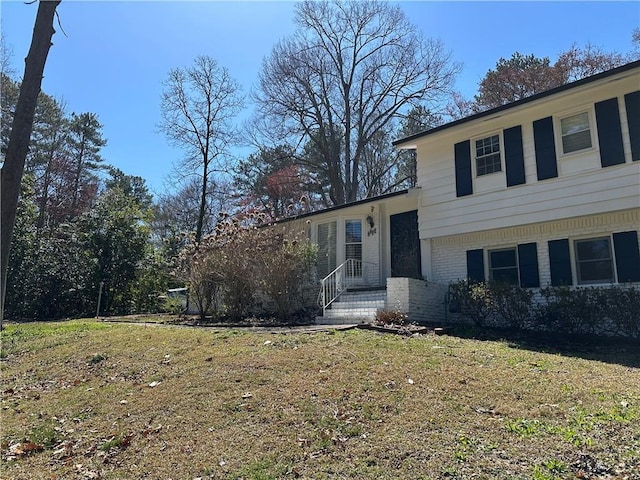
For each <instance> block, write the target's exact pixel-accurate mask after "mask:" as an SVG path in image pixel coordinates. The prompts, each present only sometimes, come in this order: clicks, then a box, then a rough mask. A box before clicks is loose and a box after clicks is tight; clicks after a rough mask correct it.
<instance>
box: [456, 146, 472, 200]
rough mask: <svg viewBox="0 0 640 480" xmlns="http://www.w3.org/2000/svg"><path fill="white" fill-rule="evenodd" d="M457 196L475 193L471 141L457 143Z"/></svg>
mask: <svg viewBox="0 0 640 480" xmlns="http://www.w3.org/2000/svg"><path fill="white" fill-rule="evenodd" d="M455 155H456V196H457V197H464V196H466V195H471V194H472V193H473V180H472V178H471V141H470V140H467V141H465V142H460V143H456V145H455Z"/></svg>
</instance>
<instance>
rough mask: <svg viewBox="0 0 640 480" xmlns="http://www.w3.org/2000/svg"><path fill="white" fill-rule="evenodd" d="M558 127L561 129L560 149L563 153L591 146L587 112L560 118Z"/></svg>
mask: <svg viewBox="0 0 640 480" xmlns="http://www.w3.org/2000/svg"><path fill="white" fill-rule="evenodd" d="M560 129H561V130H562V151H563V152H564V153H571V152H577V151H578V150H583V149H585V148H591V131H590V127H589V114H588V113H587V112H583V113H580V114H578V115H573V116H571V117H567V118H563V119H561V120H560Z"/></svg>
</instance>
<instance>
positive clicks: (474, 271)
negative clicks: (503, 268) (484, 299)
mask: <svg viewBox="0 0 640 480" xmlns="http://www.w3.org/2000/svg"><path fill="white" fill-rule="evenodd" d="M467 278H468V279H469V281H470V282H484V253H483V252H482V249H481V248H480V249H478V250H467Z"/></svg>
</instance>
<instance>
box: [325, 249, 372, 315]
mask: <svg viewBox="0 0 640 480" xmlns="http://www.w3.org/2000/svg"><path fill="white" fill-rule="evenodd" d="M362 266H363V262H362V260H356V259H354V258H348V259H347V260H346V261H345V262H344V263H342V264H341V265H340V266H338V267H337V268H336V269H335V270H334V271H333V272H331V273H330V274H329V275H327V276H326V277H324V278H323V279H322V280H321V281H320V293H319V294H318V304H319V306H320V307H322V314H323V315H324V312H325V310H326V309H327V307H328V306H329V305H331V304H332V303H333V302H334V301H335V300H336V299H337V298H338V297H339V296H340V295H341V294H342V292H344V291H345V290H346V289H347V288H348V287H350V286H352V285H356V284H358V283H360V282H362V275H363V273H364V272H363V271H362Z"/></svg>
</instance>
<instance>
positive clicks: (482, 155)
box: [476, 135, 502, 177]
mask: <svg viewBox="0 0 640 480" xmlns="http://www.w3.org/2000/svg"><path fill="white" fill-rule="evenodd" d="M500 171H502V161H501V160H500V137H499V136H498V135H491V136H490V137H485V138H481V139H479V140H476V176H478V177H480V176H482V175H488V174H489V173H494V172H500Z"/></svg>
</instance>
